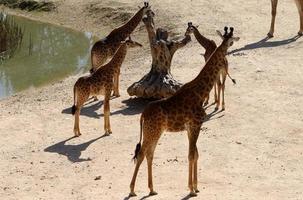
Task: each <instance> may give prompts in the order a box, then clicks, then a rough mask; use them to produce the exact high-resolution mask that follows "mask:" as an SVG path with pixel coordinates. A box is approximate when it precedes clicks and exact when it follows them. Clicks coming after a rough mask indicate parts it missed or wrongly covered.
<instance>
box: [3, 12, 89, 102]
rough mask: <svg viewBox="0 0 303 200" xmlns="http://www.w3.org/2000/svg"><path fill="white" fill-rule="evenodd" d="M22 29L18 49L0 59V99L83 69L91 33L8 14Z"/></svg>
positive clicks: (87, 59)
mask: <svg viewBox="0 0 303 200" xmlns="http://www.w3.org/2000/svg"><path fill="white" fill-rule="evenodd" d="M10 17H12V18H13V20H14V21H15V22H16V24H18V25H20V26H21V28H22V30H24V35H23V39H22V44H21V47H20V49H19V50H18V51H17V52H16V53H15V54H14V56H13V57H12V58H10V59H7V60H4V61H2V62H0V99H2V98H4V97H7V96H9V95H12V94H14V93H16V92H19V91H22V90H25V89H27V88H29V87H39V86H42V85H45V84H49V83H52V82H55V81H58V80H60V79H63V78H64V77H67V76H68V75H71V74H75V73H79V72H81V71H84V70H87V69H88V66H90V49H91V46H92V45H93V43H94V41H95V40H94V37H93V36H92V34H91V33H87V32H86V33H82V32H77V31H74V30H71V29H67V28H63V27H60V26H55V25H51V24H47V23H42V22H37V21H32V20H29V19H26V18H23V17H17V16H10Z"/></svg>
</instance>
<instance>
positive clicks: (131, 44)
mask: <svg viewBox="0 0 303 200" xmlns="http://www.w3.org/2000/svg"><path fill="white" fill-rule="evenodd" d="M121 44H125V45H126V47H127V48H136V47H142V44H140V43H139V42H136V41H133V40H132V39H131V37H130V36H129V37H128V39H126V40H125V41H122V42H121Z"/></svg>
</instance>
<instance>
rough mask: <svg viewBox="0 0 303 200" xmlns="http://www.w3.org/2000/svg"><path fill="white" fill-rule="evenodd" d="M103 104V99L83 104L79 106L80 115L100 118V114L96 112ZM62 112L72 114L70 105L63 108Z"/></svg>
mask: <svg viewBox="0 0 303 200" xmlns="http://www.w3.org/2000/svg"><path fill="white" fill-rule="evenodd" d="M102 105H103V101H90V102H87V103H86V104H84V106H83V107H82V108H81V112H80V115H83V116H87V117H92V118H100V116H101V115H100V114H98V113H97V111H98V110H100V108H101V107H102ZM61 113H63V114H72V107H69V108H65V109H63V110H62V112H61Z"/></svg>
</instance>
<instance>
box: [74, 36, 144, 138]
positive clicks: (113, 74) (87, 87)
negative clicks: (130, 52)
mask: <svg viewBox="0 0 303 200" xmlns="http://www.w3.org/2000/svg"><path fill="white" fill-rule="evenodd" d="M134 47H142V45H141V44H139V43H138V42H135V41H132V40H131V38H130V37H129V39H128V40H126V41H123V42H120V47H119V48H118V50H117V51H116V53H115V55H114V56H113V58H112V59H111V60H110V61H109V62H108V63H107V64H106V65H104V66H102V67H100V68H99V69H97V71H95V72H94V73H93V74H90V75H89V76H84V77H81V78H79V79H78V80H77V82H76V83H75V85H74V105H73V107H72V114H73V115H75V124H74V133H75V136H80V135H81V133H80V128H79V115H80V110H81V108H82V106H83V104H84V103H85V102H86V101H87V100H88V98H89V97H90V96H95V95H99V94H103V95H104V130H105V135H109V134H111V133H112V131H111V128H110V121H109V115H110V111H109V109H110V108H109V99H110V95H111V92H112V90H114V93H116V94H117V93H118V88H117V87H118V85H116V84H114V80H113V79H115V80H118V77H119V72H120V67H121V65H122V63H123V61H124V59H125V56H126V52H127V49H128V48H134Z"/></svg>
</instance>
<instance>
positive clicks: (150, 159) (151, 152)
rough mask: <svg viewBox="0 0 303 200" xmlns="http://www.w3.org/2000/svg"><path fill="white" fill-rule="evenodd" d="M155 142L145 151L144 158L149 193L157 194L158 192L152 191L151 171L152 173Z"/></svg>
mask: <svg viewBox="0 0 303 200" xmlns="http://www.w3.org/2000/svg"><path fill="white" fill-rule="evenodd" d="M155 147H156V144H153V145H152V147H150V149H148V150H147V152H146V160H147V167H148V188H149V190H150V192H149V195H150V196H152V195H157V194H158V193H157V192H155V191H154V187H153V173H152V164H153V158H154V151H155Z"/></svg>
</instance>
